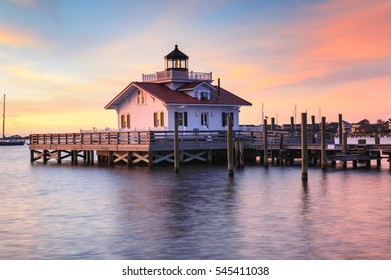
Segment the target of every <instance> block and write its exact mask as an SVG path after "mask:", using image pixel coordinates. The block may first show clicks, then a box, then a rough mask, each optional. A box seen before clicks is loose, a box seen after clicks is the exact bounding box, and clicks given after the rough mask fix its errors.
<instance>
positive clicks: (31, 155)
mask: <svg viewBox="0 0 391 280" xmlns="http://www.w3.org/2000/svg"><path fill="white" fill-rule="evenodd" d="M30 139H31V135H30ZM30 141H31V140H30ZM30 143H31V142H30ZM30 161H31V162H34V161H35V153H34V150H30Z"/></svg>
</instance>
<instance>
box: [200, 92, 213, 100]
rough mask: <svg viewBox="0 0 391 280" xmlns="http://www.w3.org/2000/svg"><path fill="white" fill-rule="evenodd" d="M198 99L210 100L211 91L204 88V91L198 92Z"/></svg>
mask: <svg viewBox="0 0 391 280" xmlns="http://www.w3.org/2000/svg"><path fill="white" fill-rule="evenodd" d="M198 99H199V100H203V99H205V100H210V91H206V90H203V91H199V92H198Z"/></svg>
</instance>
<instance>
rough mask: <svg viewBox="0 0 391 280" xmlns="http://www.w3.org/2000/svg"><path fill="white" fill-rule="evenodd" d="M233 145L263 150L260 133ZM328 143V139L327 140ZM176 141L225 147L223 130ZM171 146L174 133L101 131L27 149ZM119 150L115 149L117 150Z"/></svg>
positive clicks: (51, 137) (237, 134)
mask: <svg viewBox="0 0 391 280" xmlns="http://www.w3.org/2000/svg"><path fill="white" fill-rule="evenodd" d="M233 137H234V141H242V142H243V144H244V146H245V147H246V146H247V147H251V148H255V149H263V144H264V141H263V132H262V131H243V130H238V131H234V132H233ZM328 139H330V140H329V141H333V140H332V135H330V137H328ZM178 141H179V142H180V143H181V145H182V146H186V147H187V148H191V147H194V148H202V147H210V148H214V149H219V148H224V147H226V143H227V131H226V130H213V131H209V130H208V131H201V130H200V131H198V130H194V131H179V133H178ZM300 142H301V140H300V135H299V134H297V133H295V132H289V131H269V132H268V146H269V147H276V148H282V147H283V146H285V145H300ZM308 143H312V144H314V145H317V144H320V137H317V135H316V134H313V133H309V134H308ZM173 144H174V131H104V132H81V133H58V134H31V135H30V148H31V149H34V147H36V146H41V147H48V149H55V147H54V145H56V146H58V145H67V146H70V145H79V146H87V145H89V146H94V148H97V149H99V146H105V147H107V146H115V145H121V146H122V148H124V147H125V146H137V145H138V146H140V145H144V146H145V145H148V146H150V147H151V148H157V149H165V148H167V149H169V148H171V146H173ZM118 149H119V148H118Z"/></svg>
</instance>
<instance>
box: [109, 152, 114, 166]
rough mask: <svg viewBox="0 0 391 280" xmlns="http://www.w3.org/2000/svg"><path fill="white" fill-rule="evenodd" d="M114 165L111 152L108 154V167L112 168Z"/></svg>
mask: <svg viewBox="0 0 391 280" xmlns="http://www.w3.org/2000/svg"><path fill="white" fill-rule="evenodd" d="M113 164H114V163H113V152H112V151H109V152H108V153H107V165H108V166H112V165H113Z"/></svg>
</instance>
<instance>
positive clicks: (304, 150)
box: [301, 113, 308, 181]
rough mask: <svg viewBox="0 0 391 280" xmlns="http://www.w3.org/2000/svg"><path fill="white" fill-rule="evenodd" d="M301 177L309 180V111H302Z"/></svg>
mask: <svg viewBox="0 0 391 280" xmlns="http://www.w3.org/2000/svg"><path fill="white" fill-rule="evenodd" d="M301 179H302V180H303V181H308V144H307V113H301Z"/></svg>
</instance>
